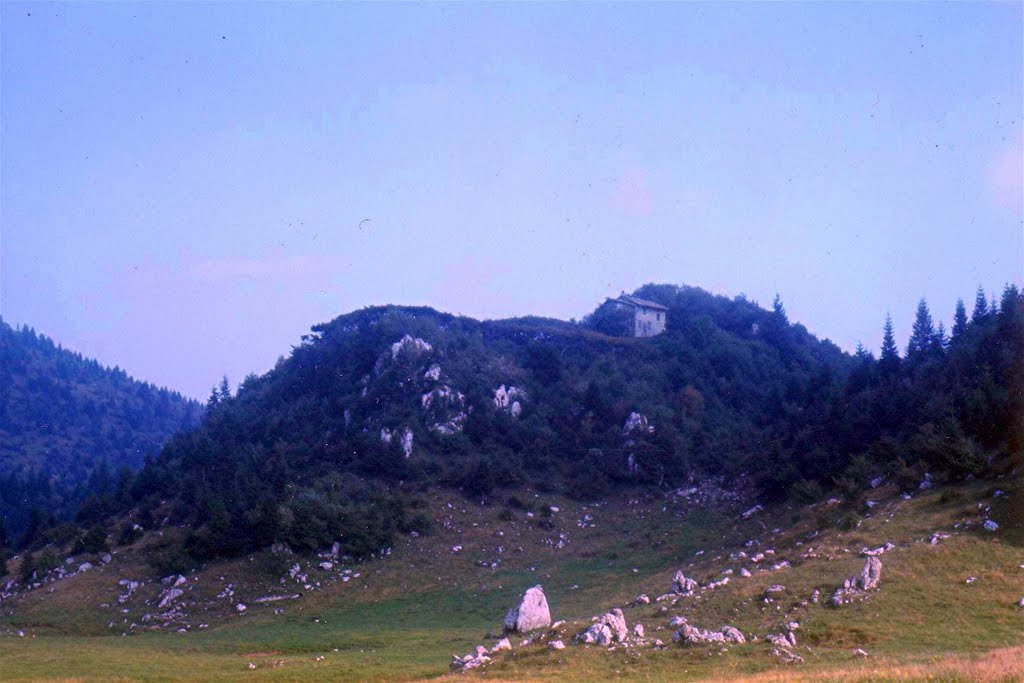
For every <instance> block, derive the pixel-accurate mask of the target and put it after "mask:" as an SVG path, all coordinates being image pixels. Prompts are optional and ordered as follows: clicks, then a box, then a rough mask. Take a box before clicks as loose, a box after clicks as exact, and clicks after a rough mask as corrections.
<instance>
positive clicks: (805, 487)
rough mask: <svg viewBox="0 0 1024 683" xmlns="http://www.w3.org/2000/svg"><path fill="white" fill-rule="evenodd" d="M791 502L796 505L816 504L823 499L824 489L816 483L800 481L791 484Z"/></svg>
mask: <svg viewBox="0 0 1024 683" xmlns="http://www.w3.org/2000/svg"><path fill="white" fill-rule="evenodd" d="M792 495H793V500H795V501H796V502H798V503H803V504H805V505H806V504H808V503H817V502H818V501H820V500H821V499H822V498H824V497H825V489H823V488H822V487H821V484H819V483H818V482H816V481H808V480H807V479H801V480H800V481H798V482H797V483H795V484H793V492H792Z"/></svg>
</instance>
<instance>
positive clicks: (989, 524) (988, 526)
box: [982, 519, 999, 531]
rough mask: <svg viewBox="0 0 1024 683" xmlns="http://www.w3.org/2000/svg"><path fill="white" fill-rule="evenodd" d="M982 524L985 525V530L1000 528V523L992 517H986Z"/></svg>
mask: <svg viewBox="0 0 1024 683" xmlns="http://www.w3.org/2000/svg"><path fill="white" fill-rule="evenodd" d="M982 526H984V527H985V531H996V530H998V529H999V524H998V523H996V522H994V521H993V520H991V519H986V520H985V523H984V524H983V525H982Z"/></svg>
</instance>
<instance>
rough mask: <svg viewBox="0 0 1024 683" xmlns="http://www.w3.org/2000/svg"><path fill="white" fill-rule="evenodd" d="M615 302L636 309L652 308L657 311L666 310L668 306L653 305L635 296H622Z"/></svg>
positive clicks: (651, 302)
mask: <svg viewBox="0 0 1024 683" xmlns="http://www.w3.org/2000/svg"><path fill="white" fill-rule="evenodd" d="M615 301H621V302H622V303H624V304H629V305H630V306H636V307H638V308H653V309H655V310H657V311H667V310H668V306H662V305H661V304H658V303H655V302H653V301H648V300H647V299H641V298H640V297H636V296H630V295H629V294H623V295H621V296H620V297H619V298H618V299H615Z"/></svg>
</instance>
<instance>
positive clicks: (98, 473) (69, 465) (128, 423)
mask: <svg viewBox="0 0 1024 683" xmlns="http://www.w3.org/2000/svg"><path fill="white" fill-rule="evenodd" d="M199 416H200V407H199V406H198V405H197V404H196V403H195V402H194V401H189V400H186V399H185V398H183V397H182V396H181V395H180V394H177V393H174V392H171V391H168V390H167V389H163V388H158V387H155V386H153V385H151V384H147V383H144V382H138V381H136V380H133V379H132V378H131V377H129V376H128V375H127V374H126V373H125V372H124V371H123V370H121V369H120V368H116V367H115V368H106V367H103V366H101V365H100V364H99V363H97V362H96V361H94V360H89V359H86V358H83V357H82V356H81V355H80V354H77V353H73V352H71V351H68V350H66V349H63V348H61V347H60V346H58V345H57V344H55V343H54V342H53V341H52V340H50V339H49V338H48V337H45V336H43V335H40V334H37V333H36V332H35V331H34V330H32V329H31V328H28V327H22V328H18V329H15V328H12V327H10V326H9V325H7V324H6V323H5V322H4V321H3V320H2V319H0V519H5V520H6V523H7V527H8V530H9V531H10V533H11V534H12V535H21V534H22V533H24V531H25V530H26V529H28V527H29V525H30V519H29V518H30V515H31V510H32V508H40V509H43V510H46V511H47V516H49V517H53V518H54V519H55V520H63V519H68V518H70V517H71V515H72V514H73V513H74V512H75V510H76V509H77V508H78V506H79V504H80V503H81V502H82V501H83V500H84V499H85V498H87V497H89V496H90V495H91V496H95V497H99V498H103V497H104V496H106V498H105V499H104V500H103V501H101V502H100V504H98V505H96V506H94V508H93V509H92V510H91V511H87V514H89V515H92V519H90V520H87V521H95V520H96V519H99V518H101V517H103V516H106V515H109V514H111V513H112V512H114V511H116V510H117V509H119V508H120V504H121V503H123V502H124V501H123V500H121V501H118V500H116V499H115V498H114V496H115V494H116V492H117V491H116V489H117V484H118V480H117V479H116V478H115V477H113V476H112V475H111V467H110V465H111V464H113V465H114V466H115V468H116V467H120V466H122V465H123V466H125V467H127V468H130V469H137V468H139V467H141V466H142V464H143V454H144V453H156V452H157V451H158V450H159V449H160V447H161V446H162V445H163V444H164V442H165V441H166V440H167V439H168V437H170V436H171V435H172V434H174V433H175V432H178V431H180V430H182V429H190V428H192V427H193V426H195V424H196V423H197V422H198V420H199ZM37 522H38V520H37V521H36V522H32V523H33V524H36V523H37ZM47 523H48V520H47ZM31 535H32V536H37V535H38V533H37V532H36V531H33V534H31Z"/></svg>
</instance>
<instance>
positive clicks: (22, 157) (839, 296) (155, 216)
mask: <svg viewBox="0 0 1024 683" xmlns="http://www.w3.org/2000/svg"><path fill="white" fill-rule="evenodd" d="M0 7H2V9H0V11H2V17H0V19H2V23H0V31H2V36H0V37H2V46H0V59H2V62H0V78H2V81H0V86H2V88H0V173H2V175H0V202H2V203H0V313H2V315H3V316H4V318H5V319H6V320H7V321H8V322H11V323H15V324H21V323H25V324H30V325H32V326H34V327H36V328H37V329H38V330H40V331H43V332H45V333H47V334H49V335H50V336H52V337H54V338H55V339H56V340H57V341H59V342H61V343H63V344H64V345H65V346H68V347H70V348H73V349H75V350H78V351H81V352H83V353H85V354H86V355H89V356H94V357H97V358H99V359H100V360H101V361H103V362H105V363H108V364H112V365H113V364H119V365H120V366H121V367H123V368H125V369H126V370H128V371H129V372H131V373H132V374H134V375H136V376H138V377H141V378H144V379H148V380H151V381H154V382H157V383H159V384H166V385H168V386H170V387H172V388H176V389H179V390H182V391H184V392H186V393H188V394H190V395H193V396H198V397H205V395H206V393H207V392H208V389H209V387H210V386H211V385H212V384H213V383H214V382H215V381H216V380H217V379H218V378H219V377H220V375H221V374H225V373H226V374H227V375H228V376H229V377H230V378H231V380H232V383H235V382H237V381H238V380H239V379H241V378H242V377H243V376H244V375H245V374H247V373H249V372H263V371H265V370H267V369H269V367H271V366H272V364H273V362H274V361H275V359H276V358H277V357H278V356H279V355H283V354H287V353H288V351H289V349H290V346H291V345H292V344H294V343H296V342H297V341H298V338H299V335H301V334H302V333H304V332H305V331H307V330H308V328H309V326H310V325H312V324H314V323H317V322H321V321H325V320H328V319H331V318H333V317H334V316H336V315H339V314H341V313H344V312H347V311H350V310H353V309H357V308H361V307H363V306H367V305H372V304H382V303H404V304H428V305H432V306H434V307H436V308H439V309H442V310H447V311H452V312H458V313H463V314H466V315H471V316H474V317H488V318H492V317H504V316H510V315H523V314H539V315H547V316H553V317H559V318H571V317H577V318H578V317H581V316H582V315H584V314H585V313H587V312H588V311H589V310H591V309H592V308H593V307H594V306H595V305H596V304H597V303H598V302H600V301H601V300H602V299H603V297H605V296H606V295H612V294H617V293H618V292H619V291H620V290H622V289H627V290H629V289H632V288H634V287H636V286H639V285H641V284H643V283H646V282H671V283H685V284H691V285H697V286H701V287H704V288H705V289H709V290H711V291H714V292H717V293H722V294H726V295H730V296H732V295H735V294H739V293H741V292H742V293H745V294H747V295H748V296H749V297H751V298H753V299H756V300H758V301H760V302H761V303H762V304H763V305H768V304H769V303H770V301H771V299H772V297H773V295H774V294H775V293H776V292H779V293H780V294H781V295H782V298H783V300H784V302H785V304H786V307H787V309H788V311H789V314H790V317H791V319H795V320H799V321H801V322H803V323H804V324H806V325H807V327H808V328H809V329H811V330H812V331H813V332H815V333H816V334H818V335H819V336H823V337H828V338H830V339H832V340H833V341H835V342H836V343H838V344H840V345H841V346H843V347H844V348H847V349H852V348H853V346H854V345H855V344H856V343H857V341H858V340H860V341H863V342H864V343H865V344H866V345H867V346H869V347H871V348H876V349H877V347H878V343H879V341H880V337H881V326H882V320H883V318H884V315H885V313H886V311H891V312H892V314H893V316H894V318H895V322H896V327H897V333H898V335H899V338H900V340H901V342H902V341H903V340H905V339H906V335H907V333H908V331H909V328H910V324H911V318H912V314H913V309H914V306H915V304H916V302H917V300H918V298H920V297H921V296H925V297H927V299H928V301H929V302H930V303H931V304H932V308H933V313H934V314H935V315H936V317H937V318H940V319H945V320H947V321H948V319H949V318H950V317H951V315H952V309H953V305H954V302H955V300H956V298H957V297H958V296H962V297H964V298H965V299H968V300H970V299H971V298H972V297H973V294H974V289H975V287H977V286H978V285H979V284H981V285H983V286H985V287H986V289H988V290H996V291H998V290H1000V289H1001V288H1002V286H1003V284H1004V283H1006V282H1009V281H1013V282H1017V283H1020V282H1021V281H1022V271H1024V209H1022V201H1024V200H1022V175H1024V171H1022V164H1024V162H1022V156H1024V152H1022V118H1024V111H1022V109H1024V104H1022V102H1024V92H1022V81H1024V66H1022V64H1024V48H1022V28H1024V26H1022V24H1024V22H1022V10H1021V5H1020V3H1005V4H982V3H943V4H929V3H923V2H915V3H892V4H867V3H856V4H841V3H816V4H782V3H759V4H741V3H722V4H698V3H687V4H667V3H665V4H654V5H643V4H636V3H631V4H628V5H625V4H624V5H615V4H605V3H602V4H581V3H559V4H539V3H523V4H508V5H503V4H470V3H463V4H420V5H406V4H378V3H374V4H344V5H343V4H327V3H321V4H303V3H288V4H277V5H273V4H260V5H254V4H244V5H243V4H209V3H199V2H194V3H174V4H145V5H141V4H140V5H133V4H126V3H103V4H90V3H75V4H66V5H48V4H41V3H30V4H19V3H13V2H5V3H4V4H3V5H2V6H0Z"/></svg>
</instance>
